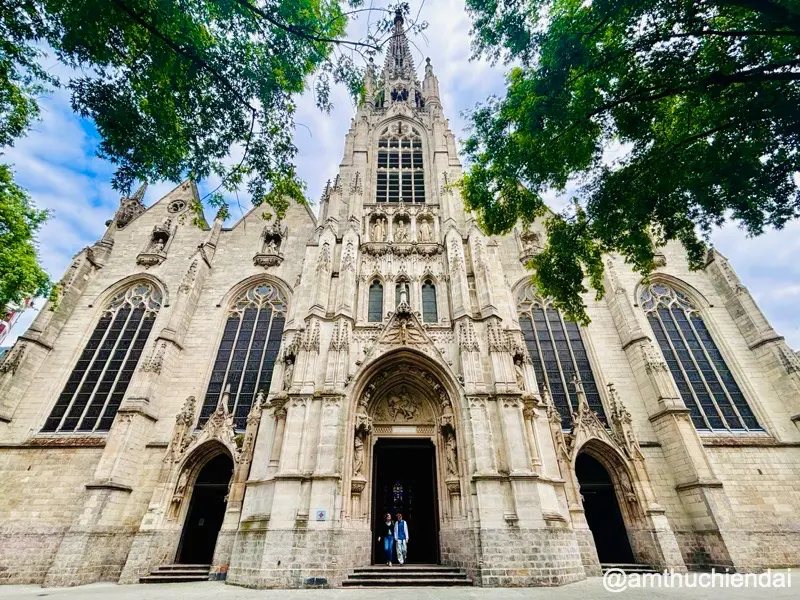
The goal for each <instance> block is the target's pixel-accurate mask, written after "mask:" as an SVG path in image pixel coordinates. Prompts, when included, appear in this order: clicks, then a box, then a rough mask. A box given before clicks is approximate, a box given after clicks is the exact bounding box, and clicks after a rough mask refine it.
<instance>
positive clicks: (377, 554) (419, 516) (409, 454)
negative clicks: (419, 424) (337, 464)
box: [372, 439, 439, 564]
mask: <svg viewBox="0 0 800 600" xmlns="http://www.w3.org/2000/svg"><path fill="white" fill-rule="evenodd" d="M372 472H373V473H374V474H375V476H374V478H373V481H374V483H373V491H372V498H373V502H372V531H373V536H372V561H373V563H375V564H383V563H384V558H383V543H382V542H381V543H378V536H377V533H375V532H376V531H377V527H378V525H379V524H380V523H381V522H382V521H383V515H385V514H386V513H390V514H391V515H392V519H393V520H394V516H395V515H396V514H397V513H402V514H403V519H404V520H405V521H406V522H407V523H408V537H409V540H410V541H409V543H408V559H407V562H409V563H418V564H419V563H426V564H438V562H439V514H438V502H437V497H436V453H435V451H434V446H433V442H431V441H430V440H414V439H396V440H395V439H382V440H378V442H377V443H376V444H375V451H374V453H373V467H372ZM393 560H396V554H395V558H394V559H393Z"/></svg>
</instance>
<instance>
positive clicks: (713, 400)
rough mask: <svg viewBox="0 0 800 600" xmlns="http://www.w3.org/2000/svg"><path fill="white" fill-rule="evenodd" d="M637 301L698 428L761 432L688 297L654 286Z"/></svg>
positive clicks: (657, 285)
mask: <svg viewBox="0 0 800 600" xmlns="http://www.w3.org/2000/svg"><path fill="white" fill-rule="evenodd" d="M639 302H640V303H641V306H642V309H643V310H644V311H645V313H646V314H647V320H648V321H649V322H650V327H651V328H652V329H653V334H654V335H655V337H656V340H657V341H658V345H659V346H660V347H661V352H662V353H663V354H664V359H665V360H666V361H667V366H668V367H669V370H670V373H671V374H672V378H673V379H674V380H675V383H676V385H677V386H678V390H679V391H680V394H681V398H683V401H684V402H685V403H686V406H687V407H688V408H689V411H690V416H691V418H692V423H694V426H695V427H696V428H697V429H703V430H728V431H742V430H745V431H749V430H757V431H761V429H762V428H761V426H760V425H759V424H758V421H757V420H756V418H755V415H754V414H753V411H752V410H751V409H750V406H749V405H748V404H747V400H745V397H744V395H743V394H742V391H741V390H740V389H739V386H738V384H737V383H736V380H735V379H734V377H733V374H732V373H731V371H730V369H729V368H728V365H727V364H726V362H725V359H724V358H723V357H722V354H721V353H720V351H719V349H718V348H717V345H716V344H715V343H714V340H713V338H712V337H711V334H710V333H709V331H708V329H707V328H706V324H705V322H704V321H703V317H702V316H701V315H700V312H699V311H698V310H697V308H696V307H695V306H694V305H693V304H692V302H691V301H690V300H689V298H688V297H687V296H686V295H685V294H683V293H681V292H679V291H678V290H675V289H673V288H672V287H671V286H669V285H667V284H665V283H662V282H657V283H653V284H651V285H648V286H647V287H645V288H643V289H642V290H641V292H640V293H639Z"/></svg>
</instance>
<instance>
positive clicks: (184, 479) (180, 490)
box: [172, 471, 189, 504]
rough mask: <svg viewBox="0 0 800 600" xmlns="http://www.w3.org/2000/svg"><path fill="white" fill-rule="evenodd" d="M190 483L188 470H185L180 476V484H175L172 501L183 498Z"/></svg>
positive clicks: (175, 501)
mask: <svg viewBox="0 0 800 600" xmlns="http://www.w3.org/2000/svg"><path fill="white" fill-rule="evenodd" d="M188 483H189V473H188V471H183V472H182V473H181V476H180V477H179V478H178V485H176V486H175V493H174V494H172V501H173V502H174V503H176V504H177V503H178V502H180V501H181V500H183V495H184V494H185V493H186V486H187V485H188Z"/></svg>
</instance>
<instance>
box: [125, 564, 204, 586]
mask: <svg viewBox="0 0 800 600" xmlns="http://www.w3.org/2000/svg"><path fill="white" fill-rule="evenodd" d="M209 571H211V565H178V564H176V565H159V566H158V567H156V568H155V569H153V570H152V571H150V574H149V575H145V576H143V577H140V578H139V583H188V582H190V581H208V574H209Z"/></svg>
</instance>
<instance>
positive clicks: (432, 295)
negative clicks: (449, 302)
mask: <svg viewBox="0 0 800 600" xmlns="http://www.w3.org/2000/svg"><path fill="white" fill-rule="evenodd" d="M438 320H439V311H438V308H437V306H436V286H435V285H434V284H433V281H431V280H430V279H426V280H425V283H423V284H422V321H423V322H424V323H436V322H437V321H438Z"/></svg>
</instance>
